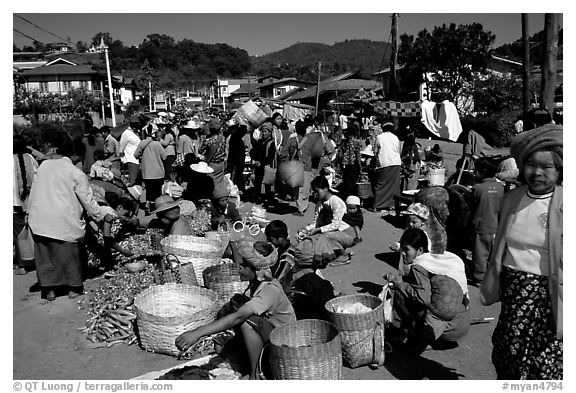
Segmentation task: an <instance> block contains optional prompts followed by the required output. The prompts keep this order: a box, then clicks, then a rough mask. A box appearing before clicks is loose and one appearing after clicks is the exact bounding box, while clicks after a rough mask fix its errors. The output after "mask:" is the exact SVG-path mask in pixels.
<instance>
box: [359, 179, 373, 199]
mask: <svg viewBox="0 0 576 393" xmlns="http://www.w3.org/2000/svg"><path fill="white" fill-rule="evenodd" d="M356 192H357V193H358V198H360V199H370V198H372V197H374V194H373V193H372V185H371V184H370V183H369V182H358V183H356Z"/></svg>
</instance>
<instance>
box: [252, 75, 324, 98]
mask: <svg viewBox="0 0 576 393" xmlns="http://www.w3.org/2000/svg"><path fill="white" fill-rule="evenodd" d="M310 86H314V83H311V82H304V81H299V80H297V79H296V78H283V79H279V80H276V81H274V82H268V83H262V84H260V86H259V87H258V90H259V91H260V97H263V98H278V97H279V96H281V95H284V94H285V93H287V92H289V91H291V90H293V89H296V88H304V89H306V88H308V87H310Z"/></svg>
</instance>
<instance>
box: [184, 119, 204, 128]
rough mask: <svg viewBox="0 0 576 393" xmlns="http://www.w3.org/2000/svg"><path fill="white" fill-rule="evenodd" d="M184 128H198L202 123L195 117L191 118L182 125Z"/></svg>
mask: <svg viewBox="0 0 576 393" xmlns="http://www.w3.org/2000/svg"><path fill="white" fill-rule="evenodd" d="M182 128H191V129H193V130H197V129H198V128H200V123H198V122H197V121H196V120H194V119H190V120H188V122H186V124H184V125H183V126H182Z"/></svg>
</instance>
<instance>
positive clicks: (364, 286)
mask: <svg viewBox="0 0 576 393" xmlns="http://www.w3.org/2000/svg"><path fill="white" fill-rule="evenodd" d="M352 285H353V286H355V287H356V288H360V289H359V290H358V293H367V294H369V295H372V296H378V295H379V294H380V292H382V288H383V287H382V285H380V284H375V283H373V282H371V281H357V282H355V283H353V284H352Z"/></svg>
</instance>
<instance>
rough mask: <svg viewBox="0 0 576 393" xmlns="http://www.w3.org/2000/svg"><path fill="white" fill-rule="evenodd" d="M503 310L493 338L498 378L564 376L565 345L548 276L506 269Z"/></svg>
mask: <svg viewBox="0 0 576 393" xmlns="http://www.w3.org/2000/svg"><path fill="white" fill-rule="evenodd" d="M501 274H502V276H501V287H502V288H503V293H502V308H501V311H500V317H499V318H498V324H497V325H496V328H495V329H494V334H493V335H492V345H493V349H492V363H493V364H494V367H495V368H496V375H497V377H498V379H555V380H559V379H562V377H563V365H562V359H563V345H562V340H559V339H557V338H556V327H555V325H554V315H553V313H552V303H551V301H550V295H549V294H548V277H545V276H539V275H536V274H530V273H526V272H521V271H517V270H513V269H510V268H507V267H505V266H503V267H502V273H501Z"/></svg>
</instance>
